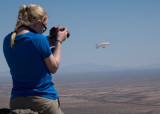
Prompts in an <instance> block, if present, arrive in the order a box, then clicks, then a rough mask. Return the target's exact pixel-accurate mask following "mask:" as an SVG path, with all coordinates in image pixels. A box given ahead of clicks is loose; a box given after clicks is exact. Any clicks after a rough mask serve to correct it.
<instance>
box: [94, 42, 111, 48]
mask: <svg viewBox="0 0 160 114" xmlns="http://www.w3.org/2000/svg"><path fill="white" fill-rule="evenodd" d="M107 46H109V43H108V42H104V43H100V44H97V45H96V48H105V47H107Z"/></svg>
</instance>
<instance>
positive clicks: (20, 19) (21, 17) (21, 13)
mask: <svg viewBox="0 0 160 114" xmlns="http://www.w3.org/2000/svg"><path fill="white" fill-rule="evenodd" d="M26 11H27V6H26V5H22V6H21V7H20V10H19V14H18V19H17V24H16V27H15V30H14V32H13V34H12V35H11V43H10V46H11V47H13V45H14V39H15V37H16V34H17V31H18V29H19V27H20V26H21V25H22V23H23V21H25V20H26V17H27V15H26V14H27V13H26Z"/></svg>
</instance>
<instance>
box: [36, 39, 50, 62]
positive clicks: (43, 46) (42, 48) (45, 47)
mask: <svg viewBox="0 0 160 114" xmlns="http://www.w3.org/2000/svg"><path fill="white" fill-rule="evenodd" d="M39 52H40V54H41V56H42V58H43V59H45V58H47V57H49V56H50V55H51V54H52V52H51V49H50V46H49V42H48V40H47V38H46V37H45V36H44V37H41V41H40V45H39Z"/></svg>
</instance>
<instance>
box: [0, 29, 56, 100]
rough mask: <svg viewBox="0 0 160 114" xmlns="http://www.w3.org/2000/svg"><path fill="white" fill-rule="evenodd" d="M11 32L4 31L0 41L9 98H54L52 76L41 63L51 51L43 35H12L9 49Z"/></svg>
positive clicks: (54, 91) (29, 33)
mask: <svg viewBox="0 0 160 114" xmlns="http://www.w3.org/2000/svg"><path fill="white" fill-rule="evenodd" d="M11 35H12V33H10V34H8V35H7V36H6V37H5V39H4V42H3V52H4V56H5V58H6V61H7V63H8V66H9V68H10V73H11V75H12V80H13V88H12V93H11V98H15V97H18V96H42V97H46V98H50V99H57V92H56V90H55V89H54V87H53V85H54V83H53V82H52V76H51V74H50V72H49V71H48V69H47V67H46V65H45V63H44V59H45V58H47V57H49V56H50V55H51V54H52V52H51V50H50V46H49V42H48V40H47V38H46V37H45V36H44V35H42V34H36V33H32V32H28V33H25V34H22V35H20V36H16V38H15V40H14V45H13V48H11V46H10V39H11Z"/></svg>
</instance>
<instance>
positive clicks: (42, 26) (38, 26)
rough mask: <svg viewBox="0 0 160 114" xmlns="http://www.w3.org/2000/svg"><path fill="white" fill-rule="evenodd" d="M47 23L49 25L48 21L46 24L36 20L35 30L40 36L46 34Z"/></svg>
mask: <svg viewBox="0 0 160 114" xmlns="http://www.w3.org/2000/svg"><path fill="white" fill-rule="evenodd" d="M47 23H48V20H47V21H46V22H45V24H44V23H43V22H42V21H41V20H36V21H35V22H34V30H35V31H36V32H38V33H39V34H42V33H44V32H45V31H46V29H47V27H46V26H47Z"/></svg>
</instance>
